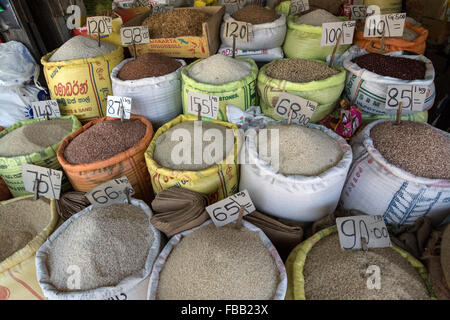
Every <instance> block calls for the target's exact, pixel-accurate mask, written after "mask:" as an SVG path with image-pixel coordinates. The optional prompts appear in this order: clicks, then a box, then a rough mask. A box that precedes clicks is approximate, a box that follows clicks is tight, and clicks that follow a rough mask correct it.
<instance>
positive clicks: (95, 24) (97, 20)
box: [86, 16, 113, 34]
mask: <svg viewBox="0 0 450 320" xmlns="http://www.w3.org/2000/svg"><path fill="white" fill-rule="evenodd" d="M86 26H87V32H88V34H111V33H112V32H113V27H112V18H111V17H106V16H96V17H88V18H87V19H86Z"/></svg>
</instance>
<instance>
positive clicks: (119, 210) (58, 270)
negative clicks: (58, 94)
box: [47, 204, 154, 291]
mask: <svg viewBox="0 0 450 320" xmlns="http://www.w3.org/2000/svg"><path fill="white" fill-rule="evenodd" d="M149 225H150V221H149V218H148V216H147V215H146V214H145V213H144V212H143V211H142V209H140V208H139V207H136V206H133V205H128V204H115V205H111V206H109V207H104V208H100V209H95V210H92V211H90V212H89V213H87V214H85V215H83V216H81V217H79V218H78V219H75V220H73V221H72V223H71V224H70V225H69V226H68V227H67V229H65V230H64V231H63V232H62V233H61V234H60V235H59V236H58V237H57V238H56V239H55V240H54V241H53V242H52V247H51V249H50V252H49V255H48V260H47V267H48V270H49V274H50V281H51V283H52V284H53V285H54V286H55V287H56V288H57V289H58V290H60V291H73V289H70V288H68V284H67V282H68V281H67V280H68V277H69V276H70V274H69V273H67V270H68V268H69V267H70V266H73V265H75V266H78V267H79V268H80V271H81V275H82V276H81V282H80V289H79V290H81V291H85V290H91V289H97V288H100V287H105V286H115V285H117V284H118V283H119V282H120V281H121V280H123V279H124V278H126V277H128V276H131V275H137V274H136V273H137V272H139V271H140V270H142V269H143V268H144V266H145V261H146V259H147V256H148V254H149V251H150V248H151V245H152V243H153V240H154V235H153V233H152V232H151V229H150V227H149Z"/></svg>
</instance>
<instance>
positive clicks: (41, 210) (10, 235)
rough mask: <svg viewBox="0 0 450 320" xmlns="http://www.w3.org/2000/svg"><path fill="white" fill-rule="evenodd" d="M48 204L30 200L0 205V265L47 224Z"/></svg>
mask: <svg viewBox="0 0 450 320" xmlns="http://www.w3.org/2000/svg"><path fill="white" fill-rule="evenodd" d="M50 219H51V211H50V202H49V201H48V200H47V199H43V198H40V199H39V200H37V201H34V200H33V199H31V198H27V199H23V200H19V201H14V202H11V203H8V204H6V205H0V263H1V262H2V261H3V260H5V259H6V258H8V257H9V256H11V255H12V254H13V253H15V252H16V251H18V250H20V249H22V248H24V247H25V246H26V245H27V244H28V243H29V242H30V241H31V240H33V239H34V238H35V237H36V236H37V235H38V234H39V233H40V232H41V231H42V230H44V228H45V227H46V226H47V225H48V224H49V222H50Z"/></svg>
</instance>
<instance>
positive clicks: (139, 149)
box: [56, 114, 153, 174]
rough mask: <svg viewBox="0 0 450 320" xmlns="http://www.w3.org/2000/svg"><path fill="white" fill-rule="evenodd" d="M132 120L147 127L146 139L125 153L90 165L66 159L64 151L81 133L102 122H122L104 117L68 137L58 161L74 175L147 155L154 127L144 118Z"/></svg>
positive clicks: (134, 116)
mask: <svg viewBox="0 0 450 320" xmlns="http://www.w3.org/2000/svg"><path fill="white" fill-rule="evenodd" d="M130 119H138V120H140V121H141V122H142V123H144V125H145V127H146V129H145V134H144V137H143V138H142V139H141V140H140V141H139V142H138V143H137V144H135V145H134V146H132V147H131V148H129V149H127V150H125V151H122V152H120V153H118V154H116V155H114V156H112V157H111V158H109V159H105V160H99V161H94V162H89V163H80V164H72V163H69V162H68V161H67V160H66V159H65V157H64V151H65V150H66V148H67V146H68V145H69V143H70V142H72V141H73V140H74V139H75V138H76V137H77V136H79V135H80V134H81V133H83V132H85V131H87V130H88V129H90V128H91V127H93V126H94V125H96V124H98V123H100V122H103V121H111V120H116V121H120V119H117V118H112V117H103V118H100V119H97V120H92V121H90V122H88V123H86V124H85V125H84V126H82V127H81V128H79V129H78V130H76V131H75V132H73V133H72V134H70V135H69V136H67V137H66V138H65V139H64V140H63V141H62V142H61V144H60V146H59V148H58V151H57V153H56V156H57V158H58V161H59V163H60V164H61V166H62V168H63V169H64V171H65V172H69V173H72V174H73V173H82V172H89V171H94V170H99V169H103V168H106V167H110V166H112V165H115V164H117V163H120V162H123V161H125V160H127V159H130V158H132V157H134V156H135V155H137V154H138V153H145V151H146V149H147V147H148V145H149V144H150V141H151V140H152V137H153V126H152V124H151V122H150V121H149V120H147V119H146V118H145V117H143V116H137V115H133V114H131V115H130ZM125 121H126V120H125Z"/></svg>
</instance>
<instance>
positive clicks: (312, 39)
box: [283, 16, 350, 61]
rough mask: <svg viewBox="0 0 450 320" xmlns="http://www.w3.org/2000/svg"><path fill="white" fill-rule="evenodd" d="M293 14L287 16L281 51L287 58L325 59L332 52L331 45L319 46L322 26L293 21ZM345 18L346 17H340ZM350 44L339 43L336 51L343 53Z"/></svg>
mask: <svg viewBox="0 0 450 320" xmlns="http://www.w3.org/2000/svg"><path fill="white" fill-rule="evenodd" d="M294 19H295V17H294V16H288V17H287V32H286V39H285V40H284V45H283V51H284V54H285V56H286V57H288V58H302V59H318V60H322V61H326V59H327V56H329V55H331V54H332V53H333V48H334V47H333V46H328V47H321V46H320V41H321V39H322V27H321V26H310V25H307V24H296V23H294ZM342 20H346V18H342ZM349 47H350V45H341V46H339V49H338V51H337V53H344V52H345V51H347V49H348V48H349Z"/></svg>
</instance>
